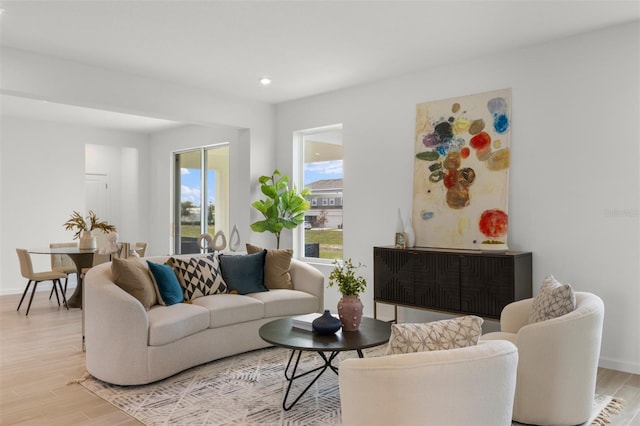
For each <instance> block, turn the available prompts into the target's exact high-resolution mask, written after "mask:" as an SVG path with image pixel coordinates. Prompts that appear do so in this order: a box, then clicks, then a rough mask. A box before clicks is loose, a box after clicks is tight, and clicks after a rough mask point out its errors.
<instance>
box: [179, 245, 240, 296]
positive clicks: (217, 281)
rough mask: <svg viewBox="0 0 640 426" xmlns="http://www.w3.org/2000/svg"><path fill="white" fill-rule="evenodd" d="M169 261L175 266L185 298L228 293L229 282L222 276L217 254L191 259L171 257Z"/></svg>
mask: <svg viewBox="0 0 640 426" xmlns="http://www.w3.org/2000/svg"><path fill="white" fill-rule="evenodd" d="M167 263H168V264H169V265H171V266H172V267H173V270H174V271H175V273H176V276H177V277H178V280H179V281H180V286H181V287H182V290H183V292H184V299H185V300H187V301H189V300H193V299H197V298H198V297H202V296H209V295H211V294H217V293H227V284H226V283H225V282H224V279H223V278H222V273H221V272H220V263H219V262H218V255H217V254H215V253H213V254H209V255H207V256H204V257H192V258H189V259H180V258H176V257H171V258H169V260H167Z"/></svg>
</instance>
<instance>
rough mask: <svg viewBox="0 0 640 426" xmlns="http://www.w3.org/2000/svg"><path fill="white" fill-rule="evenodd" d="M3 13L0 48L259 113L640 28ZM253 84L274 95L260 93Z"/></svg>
mask: <svg viewBox="0 0 640 426" xmlns="http://www.w3.org/2000/svg"><path fill="white" fill-rule="evenodd" d="M0 7H2V8H3V9H4V13H3V14H2V16H1V18H0V19H1V33H0V41H1V44H2V45H3V46H8V47H12V48H16V49H23V50H27V51H32V52H36V53H40V54H44V55H49V56H56V57H60V58H64V59H67V60H70V61H75V62H81V63H86V64H90V65H94V66H99V67H104V68H107V69H112V70H119V71H123V72H128V73H132V74H136V75H139V76H146V77H149V78H154V79H158V80H162V81H168V82H174V83H177V84H181V85H186V86H191V87H196V88H199V89H201V90H207V91H212V92H222V93H228V94H231V95H235V96H239V97H243V98H247V99H253V100H257V101H262V102H268V103H279V102H284V101H288V100H293V99H298V98H303V97H307V96H312V95H316V94H319V93H324V92H329V91H334V90H339V89H343V88H345V87H350V86H355V85H361V84H366V83H369V82H373V81H377V80H381V79H386V78H390V77H393V76H397V75H402V74H407V73H412V72H415V71H418V70H422V69H428V68H430V67H435V66H438V65H443V64H448V63H455V62H458V61H461V60H464V59H469V58H473V57H478V56H481V55H487V54H491V53H493V52H499V51H504V50H509V49H517V48H521V47H524V46H529V45H533V44H538V43H544V42H548V41H551V40H553V39H557V38H562V37H568V36H571V35H574V34H578V33H582V32H587V31H592V30H596V29H599V28H605V27H608V26H612V25H616V24H619V23H623V22H629V21H632V20H637V19H640V0H626V1H614V0H603V1H593V0H588V1H579V0H571V1H547V0H537V1H522V0H511V1H506V0H503V1H482V0H473V1H457V0H449V1H430V0H422V1H419V0H418V1H416V0H414V1H354V0H342V1H314V0H298V1H269V0H261V1H214V0H210V1H204V0H201V1H192V0H173V1H158V0H147V1H129V0H112V1H93V0H84V1H79V0H76V1H58V0H48V1H27V0H0ZM262 76H269V77H271V78H272V79H273V83H272V84H271V85H270V86H266V87H264V86H261V85H260V84H259V82H258V79H259V78H260V77H262ZM2 101H3V105H2V106H3V111H5V113H6V110H7V107H5V98H4V97H3V100H2ZM7 105H8V106H9V107H11V106H12V105H9V104H7ZM50 106H52V105H50ZM161 124H166V123H161Z"/></svg>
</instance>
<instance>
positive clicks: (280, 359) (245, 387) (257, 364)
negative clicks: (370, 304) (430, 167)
mask: <svg viewBox="0 0 640 426" xmlns="http://www.w3.org/2000/svg"><path fill="white" fill-rule="evenodd" d="M385 350H386V346H380V347H377V348H372V349H369V350H366V351H365V356H366V357H372V356H380V355H382V354H383V353H384V351H385ZM341 356H342V359H344V358H346V357H355V356H357V355H356V354H355V352H343V353H341ZM288 357H289V351H288V350H286V349H282V348H268V349H262V350H257V351H253V352H248V353H245V354H241V355H237V356H233V357H229V358H225V359H221V360H218V361H213V362H210V363H208V364H204V365H201V366H199V367H194V368H192V369H189V370H187V371H184V372H182V373H179V374H177V375H175V376H172V377H169V378H167V379H165V380H161V381H159V382H156V383H152V384H149V385H144V386H115V385H110V384H107V383H104V382H101V381H99V380H97V379H95V378H93V377H91V376H89V377H88V378H86V380H78V382H79V383H80V384H81V385H82V386H84V387H85V388H87V389H88V390H90V391H91V392H93V393H95V394H96V395H98V396H99V397H101V398H103V399H105V400H106V401H108V402H109V403H111V404H113V405H114V406H116V407H118V408H119V409H121V410H122V411H124V412H126V413H127V414H129V415H131V416H132V417H134V418H136V419H137V420H139V421H141V422H142V423H144V424H146V425H154V426H155V425H196V424H197V425H231V424H236V425H237V424H242V425H340V424H341V422H340V395H339V391H338V378H337V376H336V375H335V374H334V373H332V372H330V371H328V370H327V371H325V373H324V374H323V375H322V376H321V377H320V379H319V380H318V381H317V382H316V383H315V384H314V385H313V387H312V388H311V389H310V390H309V391H308V392H307V393H306V394H305V395H304V396H303V397H302V398H301V399H300V401H298V403H297V404H296V405H295V406H294V407H293V408H292V409H291V410H289V411H284V410H283V409H282V398H283V397H284V393H285V391H286V383H287V382H286V381H285V380H284V368H285V366H286V362H287V360H288ZM319 365H321V363H320V362H319V357H318V356H317V355H316V354H315V353H311V352H305V353H303V356H302V358H301V365H300V366H299V368H301V369H302V370H299V371H307V370H309V369H312V368H314V367H316V366H319ZM310 376H313V374H310V375H309V376H307V377H305V378H302V379H299V380H297V381H296V382H294V386H293V387H292V390H291V395H290V398H289V402H291V401H292V398H291V396H294V397H295V396H297V395H298V394H299V392H300V391H301V390H302V389H304V388H305V387H306V385H307V384H308V383H309V382H310V381H311V380H312V377H310ZM620 408H621V405H620V402H619V401H616V400H615V399H612V398H611V397H610V396H605V395H597V396H596V399H595V401H594V415H593V417H592V419H591V420H590V421H589V422H587V423H585V425H591V424H593V425H598V426H599V425H605V424H607V423H608V420H607V418H608V416H609V415H611V414H615V413H617V412H618V411H619V409H620ZM514 424H515V423H514Z"/></svg>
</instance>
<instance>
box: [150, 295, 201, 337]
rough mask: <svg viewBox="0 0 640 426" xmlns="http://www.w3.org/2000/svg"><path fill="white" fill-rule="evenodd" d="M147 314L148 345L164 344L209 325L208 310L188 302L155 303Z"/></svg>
mask: <svg viewBox="0 0 640 426" xmlns="http://www.w3.org/2000/svg"><path fill="white" fill-rule="evenodd" d="M147 315H148V318H149V346H162V345H166V344H167V343H171V342H175V341H176V340H179V339H182V338H183V337H186V336H190V335H192V334H195V333H197V332H199V331H202V330H206V329H207V328H208V327H209V311H207V310H206V309H205V308H203V307H202V306H196V305H192V304H189V303H177V304H174V305H171V306H161V305H155V306H152V307H151V309H149V312H148V313H147Z"/></svg>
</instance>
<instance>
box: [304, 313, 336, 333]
mask: <svg viewBox="0 0 640 426" xmlns="http://www.w3.org/2000/svg"><path fill="white" fill-rule="evenodd" d="M311 327H313V331H315V332H316V333H318V334H322V335H326V334H333V333H335V332H336V331H338V330H340V327H342V322H341V321H340V320H339V319H338V318H336V317H334V316H333V315H331V312H329V310H325V311H324V313H323V314H322V316H320V317H318V318H316V319H314V320H313V322H312V323H311Z"/></svg>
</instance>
